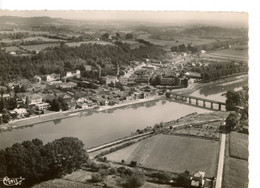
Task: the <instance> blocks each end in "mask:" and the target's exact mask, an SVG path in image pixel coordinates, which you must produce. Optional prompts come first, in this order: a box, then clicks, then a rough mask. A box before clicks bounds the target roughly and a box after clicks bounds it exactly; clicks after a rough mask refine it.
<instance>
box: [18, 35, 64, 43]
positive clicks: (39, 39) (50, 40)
mask: <svg viewBox="0 0 260 188" xmlns="http://www.w3.org/2000/svg"><path fill="white" fill-rule="evenodd" d="M23 41H44V42H58V41H63V40H61V39H51V38H47V37H42V36H36V37H28V38H24V39H23Z"/></svg>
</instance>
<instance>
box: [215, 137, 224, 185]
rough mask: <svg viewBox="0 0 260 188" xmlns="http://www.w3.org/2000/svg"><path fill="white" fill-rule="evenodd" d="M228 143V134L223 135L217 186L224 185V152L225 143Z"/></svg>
mask: <svg viewBox="0 0 260 188" xmlns="http://www.w3.org/2000/svg"><path fill="white" fill-rule="evenodd" d="M225 143H226V134H222V135H221V145H220V151H219V159H218V173H217V180H216V188H221V185H222V177H223V168H224V158H225V156H224V154H225V145H226V144H225Z"/></svg>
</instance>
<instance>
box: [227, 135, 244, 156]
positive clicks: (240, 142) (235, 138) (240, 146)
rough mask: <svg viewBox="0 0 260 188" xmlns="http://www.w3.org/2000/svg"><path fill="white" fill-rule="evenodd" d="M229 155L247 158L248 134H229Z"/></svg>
mask: <svg viewBox="0 0 260 188" xmlns="http://www.w3.org/2000/svg"><path fill="white" fill-rule="evenodd" d="M229 154H230V157H235V158H239V159H244V160H248V135H247V134H241V133H238V132H232V133H231V134H230V142H229Z"/></svg>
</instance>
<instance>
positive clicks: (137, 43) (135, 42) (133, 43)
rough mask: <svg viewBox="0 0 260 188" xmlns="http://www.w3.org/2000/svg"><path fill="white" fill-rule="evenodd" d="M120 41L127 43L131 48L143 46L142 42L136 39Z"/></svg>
mask: <svg viewBox="0 0 260 188" xmlns="http://www.w3.org/2000/svg"><path fill="white" fill-rule="evenodd" d="M122 42H123V43H126V44H129V45H130V48H131V49H136V48H139V47H140V46H144V44H142V43H139V42H137V41H129V40H123V41H122Z"/></svg>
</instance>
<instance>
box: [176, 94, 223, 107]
mask: <svg viewBox="0 0 260 188" xmlns="http://www.w3.org/2000/svg"><path fill="white" fill-rule="evenodd" d="M171 97H172V98H173V99H175V100H180V101H183V102H186V103H189V104H192V105H196V106H200V105H199V101H201V102H202V103H203V104H202V105H201V106H200V107H203V108H211V109H214V104H216V105H218V108H217V109H215V110H218V111H221V107H222V106H223V105H224V106H226V103H224V102H220V101H214V100H210V99H205V98H200V97H195V96H187V95H179V94H174V93H173V94H172V95H171ZM192 100H196V102H195V104H193V101H192ZM206 103H210V107H207V106H206Z"/></svg>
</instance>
